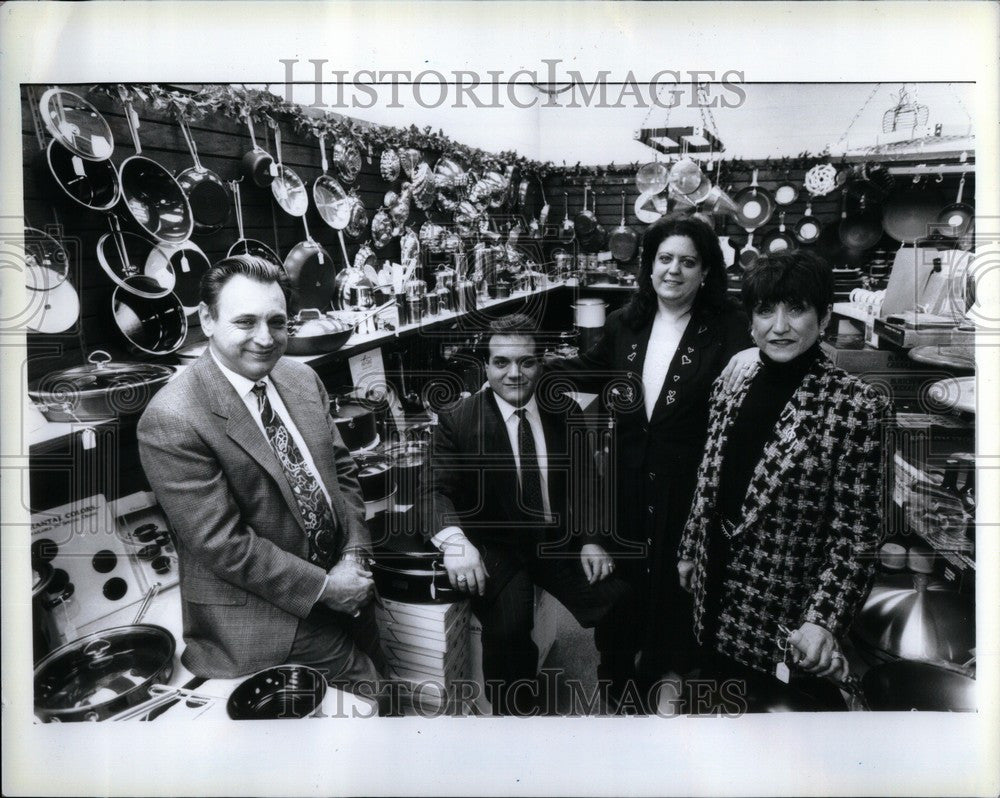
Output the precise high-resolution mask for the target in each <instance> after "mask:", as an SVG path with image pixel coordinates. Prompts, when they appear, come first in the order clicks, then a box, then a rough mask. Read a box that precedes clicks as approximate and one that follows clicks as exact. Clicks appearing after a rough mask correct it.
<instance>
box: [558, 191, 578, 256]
mask: <svg viewBox="0 0 1000 798" xmlns="http://www.w3.org/2000/svg"><path fill="white" fill-rule="evenodd" d="M575 237H576V228H575V226H574V224H573V220H572V219H570V218H569V193H568V192H566V191H564V192H563V222H562V226H561V227H560V228H559V240H560V241H562V242H563V243H564V244H568V243H569V242H570V241H572V240H573V239H574V238H575Z"/></svg>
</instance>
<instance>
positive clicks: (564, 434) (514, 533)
mask: <svg viewBox="0 0 1000 798" xmlns="http://www.w3.org/2000/svg"><path fill="white" fill-rule="evenodd" d="M536 398H537V400H538V405H539V415H540V417H541V419H542V429H543V431H544V434H545V446H546V450H547V456H548V492H549V504H550V507H551V511H552V514H553V516H555V520H554V523H552V524H550V525H545V523H544V519H542V518H540V517H536V516H531V515H529V513H528V512H527V511H526V510H525V509H523V508H522V507H519V506H518V490H517V466H516V462H515V460H514V452H513V450H512V449H511V445H510V438H509V437H508V435H507V428H506V426H505V424H504V422H503V418H502V417H501V415H500V409H499V407H498V406H497V403H496V399H495V398H494V394H493V391H492V390H490V389H488V388H487V389H485V390H482V391H480V392H478V393H476V394H474V395H472V396H470V397H467V398H466V399H463V400H461V401H460V402H458V404H457V405H456V406H455V408H454V409H452V410H451V411H445V412H442V413H441V414H440V415H439V417H438V424H437V427H436V429H435V431H434V437H433V439H432V441H431V451H430V467H429V469H428V474H427V477H426V479H425V480H424V481H423V483H422V484H421V488H420V497H421V505H422V507H423V508H424V519H425V520H424V531H425V534H426V535H427V536H428V537H430V536H432V535H434V534H436V533H437V532H439V531H440V530H441V529H443V528H445V527H447V526H453V525H454V526H459V527H461V528H462V531H463V532H464V533H465V534H466V536H467V537H468V538H469V540H471V541H472V543H473V544H475V545H476V546H477V547H483V546H485V547H487V548H493V549H495V548H496V547H501V548H503V547H512V546H521V545H522V544H528V545H531V544H533V543H548V544H550V545H548V546H546V550H548V551H552V550H553V549H554V548H555V547H554V546H552V545H551V544H555V543H559V542H565V538H566V535H567V532H568V531H571V530H572V528H573V517H574V515H575V510H576V508H574V507H573V506H572V505H573V504H574V503H577V499H578V498H579V497H580V496H582V494H583V493H584V491H583V490H582V488H581V487H580V486H582V485H583V484H585V483H586V482H587V480H588V479H589V478H590V476H591V475H590V474H589V473H588V470H591V469H592V468H593V466H592V463H593V460H592V459H591V458H590V453H589V452H587V451H585V450H584V449H585V441H586V440H587V434H588V433H585V432H584V429H585V425H584V422H583V419H582V418H581V417H578V416H576V415H575V414H572V413H571V412H570V409H571V408H572V407H576V403H575V402H574V401H573V400H571V399H568V398H566V397H562V398H561V399H560V400H558V401H559V403H558V404H557V405H556V406H553V404H552V402H551V401H547V400H546V399H545V397H542V396H538V397H536ZM570 441H576V442H577V445H576V446H575V447H573V448H574V449H577V450H578V451H577V453H576V454H574V455H573V456H571V447H570ZM571 461H572V462H571ZM570 474H572V479H573V480H574V488H573V489H572V490H568V485H567V482H568V479H569V477H570ZM571 494H572V495H571ZM489 567H490V566H489V563H487V568H489ZM497 576H498V575H497V574H495V573H493V572H492V570H491V577H493V578H494V581H496V577H497Z"/></svg>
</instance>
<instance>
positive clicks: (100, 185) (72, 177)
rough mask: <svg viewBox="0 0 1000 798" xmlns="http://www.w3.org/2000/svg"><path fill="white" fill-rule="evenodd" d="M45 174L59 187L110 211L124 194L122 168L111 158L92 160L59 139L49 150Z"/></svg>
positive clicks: (62, 192)
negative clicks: (119, 174) (66, 145)
mask: <svg viewBox="0 0 1000 798" xmlns="http://www.w3.org/2000/svg"><path fill="white" fill-rule="evenodd" d="M45 165H46V166H47V169H45V177H46V179H47V182H48V184H49V185H54V187H55V188H56V189H57V191H56V194H57V196H61V197H68V198H69V199H71V200H72V201H73V202H75V203H76V204H77V205H81V206H83V207H84V208H87V209H88V210H91V211H110V210H111V209H112V208H114V207H115V205H117V204H118V201H119V200H120V199H121V196H122V187H121V182H120V180H119V177H118V170H117V169H115V165H114V164H113V163H111V161H88V160H85V159H84V158H82V157H80V156H79V155H76V154H74V153H72V152H70V151H69V150H67V149H66V148H65V147H64V146H63V145H62V144H61V143H60V142H59V141H58V140H56V139H53V140H52V141H50V142H49V146H48V148H47V149H46V150H45Z"/></svg>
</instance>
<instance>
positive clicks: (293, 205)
mask: <svg viewBox="0 0 1000 798" xmlns="http://www.w3.org/2000/svg"><path fill="white" fill-rule="evenodd" d="M277 169H278V174H277V176H276V177H275V178H274V180H273V181H272V183H271V193H272V194H273V195H274V199H275V200H276V201H277V203H278V205H280V206H281V209H282V210H283V211H284V212H285V213H287V214H289V215H291V216H303V215H304V214H305V212H306V211H307V210H308V209H309V192H308V191H306V185H305V183H303V182H302V178H301V177H299V176H298V175H297V174H296V173H295V172H294V171H293V170H291V169H289V168H288V167H287V166H280V165H279V166H278V167H277Z"/></svg>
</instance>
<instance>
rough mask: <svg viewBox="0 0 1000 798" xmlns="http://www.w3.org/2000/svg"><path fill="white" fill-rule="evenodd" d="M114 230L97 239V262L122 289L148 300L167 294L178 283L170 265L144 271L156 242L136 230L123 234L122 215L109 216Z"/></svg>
mask: <svg viewBox="0 0 1000 798" xmlns="http://www.w3.org/2000/svg"><path fill="white" fill-rule="evenodd" d="M109 224H110V227H111V231H110V232H108V233H105V234H104V235H102V236H101V237H100V238H99V239H98V240H97V261H98V263H100V264H101V268H102V269H104V273H105V274H107V275H108V277H110V278H111V279H112V281H114V283H115V284H116V285H118V286H119V287H120V288H124V289H125V290H126V291H129V292H131V293H133V294H135V295H136V296H139V297H143V298H145V299H160V298H162V297H165V296H167V294H169V293H170V291H171V289H172V288H173V287H174V283H175V282H176V276H175V275H174V273H173V270H172V268H171V267H170V264H169V263H167V264H165V265H164V267H163V268H160V269H155V270H154V272H153V273H150V274H148V275H147V274H144V273H143V272H144V267H145V264H146V261H147V260H148V258H149V255H150V251H151V249H152V248H153V246H154V245H153V244H150V242H149V241H148V240H147V239H145V238H143V237H142V236H140V235H137V234H135V233H123V232H122V230H121V228H120V227H119V226H118V217H116V216H111V217H109Z"/></svg>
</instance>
